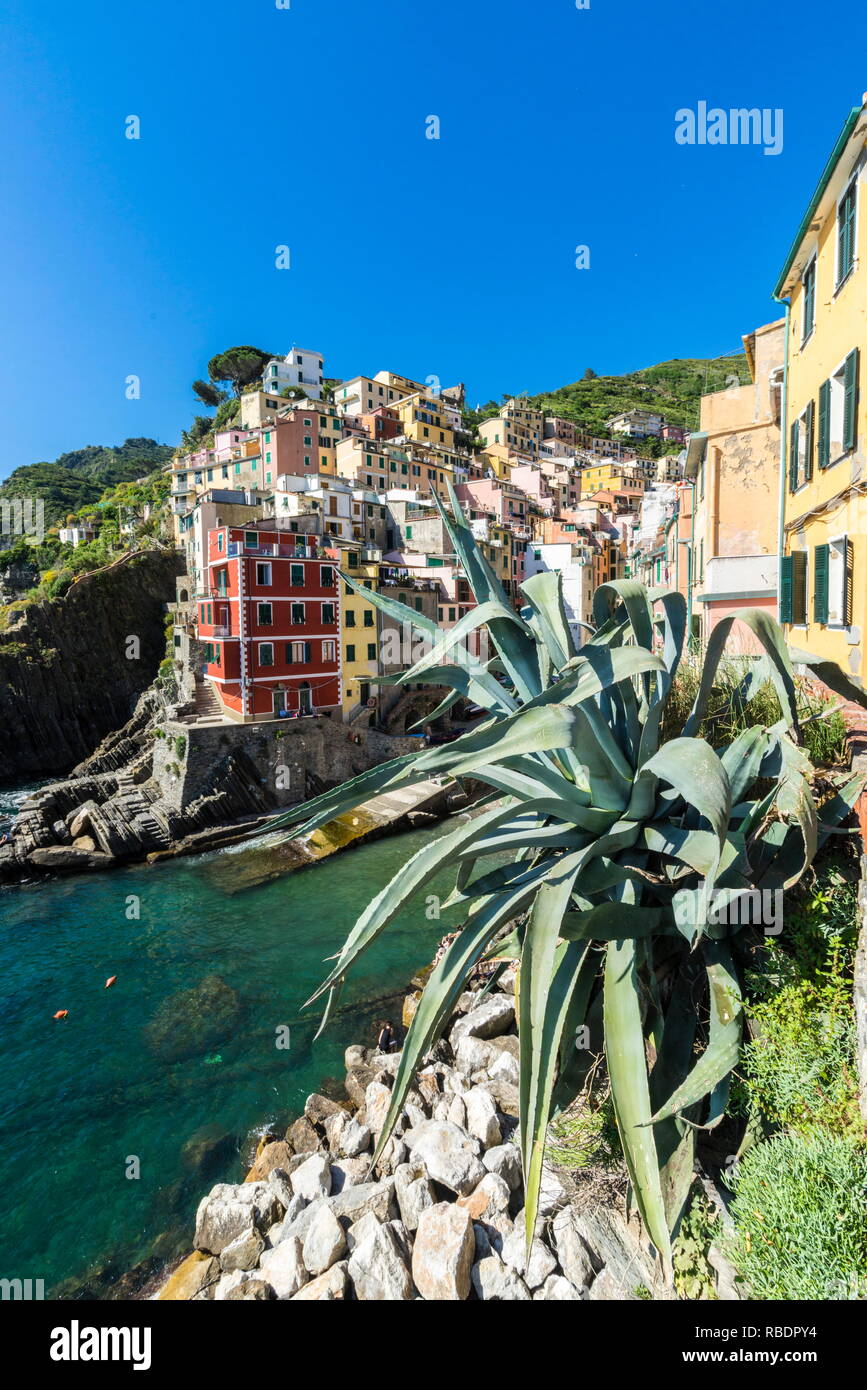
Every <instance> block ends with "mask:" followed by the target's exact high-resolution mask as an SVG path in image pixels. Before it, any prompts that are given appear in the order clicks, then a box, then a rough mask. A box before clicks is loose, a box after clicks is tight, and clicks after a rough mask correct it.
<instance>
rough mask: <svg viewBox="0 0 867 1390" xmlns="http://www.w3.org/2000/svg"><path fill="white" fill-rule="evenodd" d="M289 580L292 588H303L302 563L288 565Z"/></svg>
mask: <svg viewBox="0 0 867 1390" xmlns="http://www.w3.org/2000/svg"><path fill="white" fill-rule="evenodd" d="M289 582H290V583H291V585H292V588H293V589H303V588H304V566H303V565H291V566H290V581H289Z"/></svg>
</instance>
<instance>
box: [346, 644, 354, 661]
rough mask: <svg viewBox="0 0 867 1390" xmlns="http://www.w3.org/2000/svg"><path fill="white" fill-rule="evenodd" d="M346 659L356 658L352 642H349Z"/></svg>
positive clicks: (352, 659)
mask: <svg viewBox="0 0 867 1390" xmlns="http://www.w3.org/2000/svg"><path fill="white" fill-rule="evenodd" d="M346 660H347V661H354V660H355V647H354V646H353V645H352V643H351V642H349V643H348V644H347V647H346Z"/></svg>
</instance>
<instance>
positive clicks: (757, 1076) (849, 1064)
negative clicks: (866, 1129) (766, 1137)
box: [743, 966, 863, 1134]
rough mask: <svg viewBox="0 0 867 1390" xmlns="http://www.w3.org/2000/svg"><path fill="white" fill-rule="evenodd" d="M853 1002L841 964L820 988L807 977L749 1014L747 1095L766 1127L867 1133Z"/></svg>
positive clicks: (746, 1068)
mask: <svg viewBox="0 0 867 1390" xmlns="http://www.w3.org/2000/svg"><path fill="white" fill-rule="evenodd" d="M851 998H852V981H851V979H850V978H848V977H847V976H846V974H845V973H844V972H843V971H841V970H840V968H839V966H838V967H836V968H835V969H834V971H833V973H832V974H831V975H830V977H829V978H828V979H827V980H826V981H825V983H824V984H823V985H822V986H817V985H814V984H812V983H810V982H809V981H807V980H801V981H799V982H797V983H793V984H790V985H786V986H785V987H784V988H783V989H782V990H780V992H779V993H778V994H776V995H774V996H773V997H772V998H770V999H768V1000H766V1001H765V1002H763V1003H760V1004H757V1005H755V1006H754V1007H753V1008H752V1009H751V1011H750V1021H751V1023H752V1025H753V1028H754V1030H755V1036H754V1038H753V1040H752V1042H750V1043H748V1044H747V1046H746V1047H745V1048H744V1056H743V1069H744V1077H745V1082H746V1096H747V1102H748V1105H749V1107H750V1109H751V1110H752V1111H754V1112H757V1114H758V1115H759V1116H760V1117H761V1118H762V1119H763V1120H764V1121H765V1122H766V1123H768V1124H771V1125H785V1126H787V1127H789V1128H790V1129H792V1130H796V1131H799V1132H802V1131H809V1130H810V1129H812V1128H813V1127H814V1126H815V1125H817V1124H823V1125H827V1126H829V1127H830V1128H832V1129H834V1130H835V1131H836V1132H837V1133H840V1134H843V1133H847V1132H848V1133H852V1134H860V1133H861V1132H862V1130H863V1125H862V1122H861V1116H860V1111H859V1107H858V1080H857V1073H856V1069H855V1021H854V1018H853V1016H852V1003H851Z"/></svg>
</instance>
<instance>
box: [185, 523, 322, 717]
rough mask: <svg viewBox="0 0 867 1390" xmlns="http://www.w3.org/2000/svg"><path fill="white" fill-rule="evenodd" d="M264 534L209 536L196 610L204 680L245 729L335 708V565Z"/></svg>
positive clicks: (306, 547)
mask: <svg viewBox="0 0 867 1390" xmlns="http://www.w3.org/2000/svg"><path fill="white" fill-rule="evenodd" d="M306 539H307V538H303V537H298V538H297V540H296V539H293V538H292V537H291V536H287V535H286V533H285V532H280V531H277V530H269V529H267V528H266V526H262V525H260V526H258V527H256V528H252V527H251V528H250V529H243V528H241V527H230V526H221V527H217V528H215V529H214V530H212V531H211V532H210V535H209V537H208V583H207V591H206V594H205V596H204V597H201V598H200V599H199V602H198V615H197V625H198V633H197V635H198V638H199V640H200V642H202V643H204V645H205V658H206V666H205V671H204V675H205V677H206V679H207V680H209V681H210V682H211V683H212V685H213V686H214V688H215V690H216V692H217V694H218V695H219V697H220V701H221V703H222V706H223V709H224V712H225V713H226V714H228V715H229V716H230V717H233V718H235V719H238V720H242V721H252V720H259V719H280V718H285V717H287V716H291V715H295V716H297V715H305V714H322V713H331V712H332V711H334V710H338V709H339V708H340V703H341V697H340V654H339V646H338V643H339V634H340V624H339V601H338V589H337V572H336V566H335V564H334V561H333V560H331V559H330V558H329V557H328V555H327V554H326V552H325V551H323V550H322V549H321V548H320V547H318V546H316V545H310V544H307V543H306Z"/></svg>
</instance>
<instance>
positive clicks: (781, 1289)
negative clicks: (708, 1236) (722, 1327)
mask: <svg viewBox="0 0 867 1390" xmlns="http://www.w3.org/2000/svg"><path fill="white" fill-rule="evenodd" d="M732 1186H733V1188H734V1193H735V1197H734V1201H733V1202H732V1207H731V1212H732V1216H733V1217H734V1220H735V1235H734V1237H732V1238H731V1239H730V1240H729V1241H728V1242H727V1243H726V1251H727V1253H728V1254H729V1257H730V1258H731V1260H732V1261H733V1263H734V1264H735V1266H736V1268H737V1269H738V1271H739V1273H740V1274H741V1275H742V1276H743V1278H744V1279H745V1280H746V1282H747V1285H748V1286H749V1290H750V1293H751V1295H752V1297H753V1298H760V1299H765V1298H770V1299H806V1300H811V1299H816V1300H825V1299H841V1298H860V1299H863V1298H865V1297H867V1221H865V1219H864V1213H865V1211H867V1148H865V1146H864V1144H863V1142H859V1141H857V1140H854V1139H853V1138H851V1137H850V1136H844V1135H837V1134H833V1133H831V1132H830V1131H828V1130H825V1129H823V1128H821V1127H818V1126H817V1127H816V1128H815V1129H813V1130H812V1131H810V1132H806V1133H801V1132H790V1133H784V1134H778V1135H775V1136H774V1137H773V1138H771V1139H768V1140H766V1141H765V1142H764V1143H761V1144H757V1145H756V1146H755V1148H752V1149H750V1150H749V1152H748V1153H747V1154H746V1156H745V1157H744V1158H743V1159H742V1160H741V1162H740V1163H739V1164H738V1165H737V1168H736V1171H735V1173H734V1174H733V1177H732Z"/></svg>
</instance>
